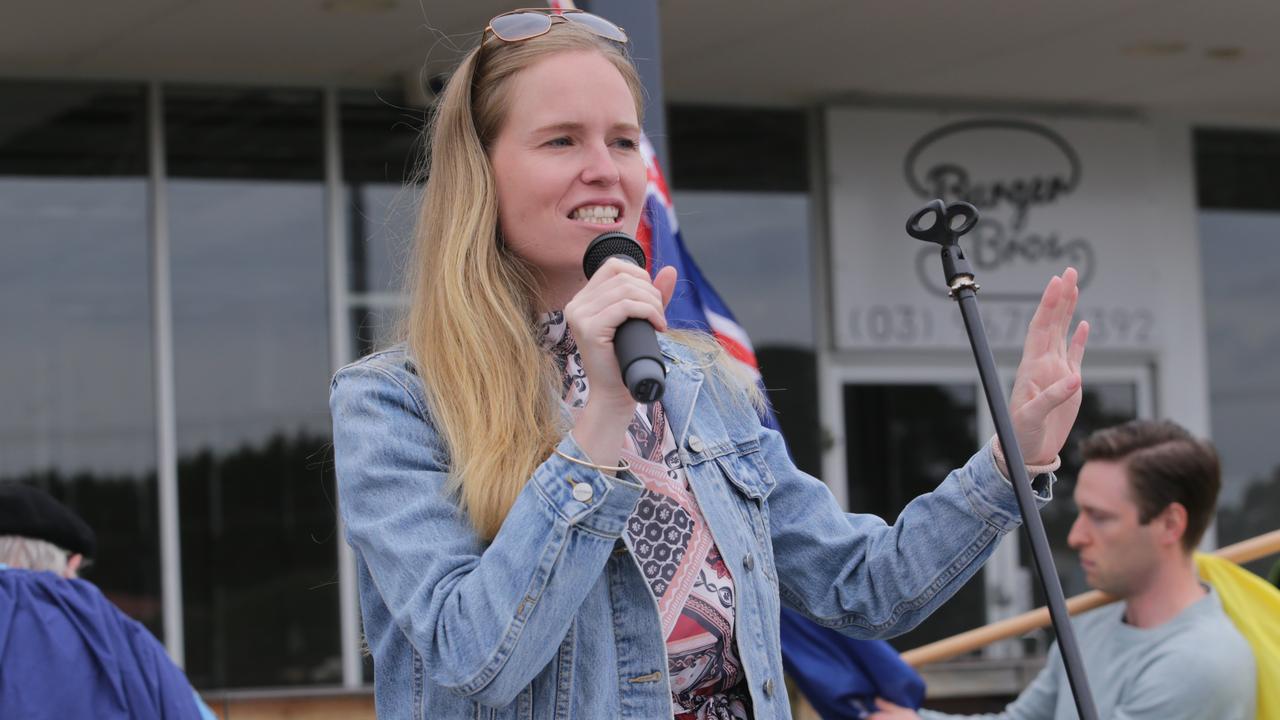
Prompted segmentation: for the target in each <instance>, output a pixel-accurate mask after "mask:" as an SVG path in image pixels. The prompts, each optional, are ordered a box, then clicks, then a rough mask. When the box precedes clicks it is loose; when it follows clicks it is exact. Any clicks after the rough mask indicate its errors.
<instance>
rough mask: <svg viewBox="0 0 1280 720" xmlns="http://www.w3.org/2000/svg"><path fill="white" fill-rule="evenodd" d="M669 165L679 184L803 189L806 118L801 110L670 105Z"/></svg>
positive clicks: (806, 186) (698, 187)
mask: <svg viewBox="0 0 1280 720" xmlns="http://www.w3.org/2000/svg"><path fill="white" fill-rule="evenodd" d="M667 134H668V136H669V137H668V138H667V142H668V143H670V144H669V146H668V147H669V148H670V152H671V168H664V170H665V171H666V172H667V173H668V176H669V177H668V179H669V181H670V183H671V185H672V187H675V188H677V189H680V190H746V191H766V192H771V191H783V192H805V191H807V190H808V189H809V170H808V122H807V119H806V117H805V114H804V111H802V110H785V109H773V108H738V107H723V106H708V105H671V106H668V108H667Z"/></svg>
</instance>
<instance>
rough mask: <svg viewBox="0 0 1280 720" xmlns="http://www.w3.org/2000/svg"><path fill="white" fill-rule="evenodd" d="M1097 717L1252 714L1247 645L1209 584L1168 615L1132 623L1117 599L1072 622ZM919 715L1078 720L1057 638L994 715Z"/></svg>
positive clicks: (1245, 718)
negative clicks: (1156, 621) (1148, 623)
mask: <svg viewBox="0 0 1280 720" xmlns="http://www.w3.org/2000/svg"><path fill="white" fill-rule="evenodd" d="M1072 624H1073V626H1074V627H1075V631H1076V638H1077V639H1078V640H1079V644H1080V654H1081V655H1082V658H1081V659H1082V660H1083V662H1084V666H1085V674H1086V675H1087V676H1088V678H1089V687H1090V689H1091V690H1092V691H1093V700H1094V704H1095V705H1096V706H1097V708H1098V717H1099V718H1106V719H1107V720H1157V719H1159V720H1205V719H1206V718H1213V719H1214V720H1254V715H1255V711H1254V707H1255V703H1256V692H1257V691H1256V687H1255V684H1256V682H1257V670H1256V669H1255V666H1254V661H1253V653H1252V652H1251V651H1250V650H1249V644H1248V643H1247V642H1246V641H1245V639H1244V638H1243V637H1241V635H1240V633H1239V632H1238V631H1237V630H1236V628H1235V626H1234V625H1232V624H1231V620H1230V619H1229V618H1228V617H1227V616H1226V614H1225V613H1224V612H1223V611H1222V602H1221V600H1219V599H1218V594H1217V592H1215V591H1214V590H1213V589H1212V588H1209V593H1208V594H1207V595H1205V596H1204V597H1203V598H1201V599H1200V600H1197V601H1196V602H1195V603H1193V604H1192V605H1191V606H1190V607H1188V608H1187V609H1186V610H1183V611H1182V612H1181V613H1179V614H1178V616H1177V617H1175V618H1174V619H1172V620H1170V621H1169V622H1166V623H1164V624H1163V625H1160V626H1159V627H1154V628H1145V629H1143V628H1136V627H1133V626H1132V625H1128V624H1126V623H1125V622H1124V604H1123V603H1115V604H1113V605H1108V606H1106V607H1102V608H1098V609H1097V610H1094V611H1092V612H1088V613H1085V614H1084V615H1081V616H1080V617H1078V618H1075V619H1074V620H1073V621H1072ZM920 717H921V718H924V719H925V720H942V719H943V718H958V717H967V718H986V719H990V720H1078V718H1079V715H1077V714H1076V706H1075V700H1074V699H1073V698H1072V695H1071V686H1070V684H1069V683H1068V682H1067V671H1066V667H1065V666H1064V665H1063V663H1062V655H1061V654H1060V653H1059V652H1058V646H1057V644H1056V643H1055V644H1054V645H1053V647H1052V648H1050V649H1049V658H1048V662H1047V663H1046V664H1045V667H1044V669H1043V670H1041V671H1040V674H1039V675H1038V676H1036V679H1035V681H1034V682H1032V683H1031V684H1030V685H1028V686H1027V689H1026V690H1024V691H1022V694H1021V695H1019V696H1018V699H1017V700H1014V701H1013V702H1012V703H1010V704H1009V706H1008V707H1006V708H1005V709H1004V712H1002V713H998V714H994V715H963V716H960V715H947V714H944V713H939V712H934V711H931V710H921V711H920Z"/></svg>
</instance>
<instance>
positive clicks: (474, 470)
mask: <svg viewBox="0 0 1280 720" xmlns="http://www.w3.org/2000/svg"><path fill="white" fill-rule="evenodd" d="M575 51H576V52H584V51H586V52H598V53H600V54H601V55H603V56H604V57H605V58H606V59H607V60H609V61H610V62H611V63H612V64H613V65H614V67H616V68H617V69H618V72H619V73H620V74H621V75H622V78H623V80H625V81H626V83H627V85H628V87H629V88H630V90H631V93H632V96H633V97H634V98H635V103H636V115H637V118H639V117H640V115H641V111H642V109H643V108H642V103H643V89H642V86H641V84H640V79H639V76H638V75H637V73H636V70H635V67H634V66H633V65H632V64H631V61H630V59H629V58H628V57H627V56H626V54H625V51H624V50H623V48H622V46H620V45H617V44H615V43H612V42H610V41H607V40H605V39H603V38H600V37H598V36H596V35H594V34H592V33H590V32H589V31H587V30H585V29H583V28H580V27H578V26H576V25H574V24H573V23H556V24H555V25H553V27H552V29H551V31H549V32H548V33H546V34H544V35H541V36H539V37H536V38H533V39H530V40H526V41H522V42H517V43H504V42H501V41H498V40H496V39H492V38H491V39H490V40H489V41H488V42H484V43H483V44H482V45H480V46H479V47H477V48H475V49H473V50H472V51H471V52H470V53H468V54H467V55H466V57H464V58H463V60H462V62H461V64H460V65H459V66H458V68H457V70H455V72H454V73H453V75H452V76H451V77H450V79H449V81H448V83H447V84H446V86H445V88H444V90H443V92H442V94H441V97H440V100H439V101H438V103H437V106H436V108H435V113H434V116H433V117H432V120H431V123H430V125H429V127H428V135H429V139H430V153H429V156H428V157H429V160H428V163H429V172H428V179H427V183H426V191H425V194H424V198H423V202H422V206H421V210H420V213H419V216H418V224H417V228H416V230H415V233H414V234H415V242H414V249H413V253H412V256H411V259H410V264H409V268H408V273H407V274H406V281H407V284H408V287H409V293H408V295H409V300H410V304H409V308H408V311H407V313H406V315H405V317H404V318H403V320H402V326H401V331H400V333H399V335H400V336H401V337H402V338H404V339H405V340H406V341H407V343H408V346H409V352H410V355H411V356H412V357H413V359H414V360H415V362H416V364H417V367H418V372H419V375H420V377H421V378H422V381H423V384H424V385H425V388H426V392H427V398H428V401H429V404H430V407H431V414H432V421H433V423H434V424H435V426H436V428H437V429H438V430H439V431H440V432H441V434H442V438H443V440H444V442H445V444H446V445H447V447H448V450H449V457H450V469H449V484H448V490H449V491H450V492H452V493H455V494H456V496H457V498H458V501H459V503H460V505H461V507H462V509H463V510H464V511H465V512H466V513H467V514H468V516H469V518H470V520H471V523H472V525H473V526H474V527H475V529H476V531H477V532H478V533H479V534H480V535H481V536H482V537H484V538H492V537H493V536H494V535H496V534H497V532H498V529H499V528H500V527H501V526H502V522H503V520H504V519H505V518H506V516H507V513H508V511H509V510H510V509H511V506H512V504H513V503H514V502H515V500H516V497H517V496H518V495H519V494H520V492H521V490H522V489H523V488H524V485H525V483H526V481H527V480H528V478H529V476H530V475H531V474H532V473H533V470H534V468H536V467H537V466H538V465H539V464H541V463H542V462H543V461H545V460H546V458H547V457H548V456H549V455H550V454H551V452H552V450H553V448H554V447H555V446H556V445H557V444H558V443H559V441H560V437H561V435H562V434H563V432H564V431H565V428H563V427H561V423H560V414H559V409H558V402H559V400H558V398H557V396H556V395H555V394H554V388H556V387H557V386H558V384H559V378H558V376H557V372H558V371H557V370H556V368H555V366H554V364H553V362H552V361H551V357H550V355H549V354H548V353H546V352H544V351H543V350H542V349H541V348H540V347H539V345H538V342H537V339H536V337H535V333H534V327H535V324H536V322H537V317H538V307H537V304H536V288H537V287H538V285H539V282H538V280H539V278H538V275H537V270H536V268H534V267H532V266H531V265H529V264H528V263H526V262H524V261H522V260H521V259H520V258H519V257H517V256H516V255H515V254H514V253H512V252H509V251H508V250H507V249H506V248H505V247H504V245H503V243H502V242H501V240H500V237H499V227H498V207H497V192H496V186H495V181H494V177H493V171H492V167H491V165H490V162H489V157H488V154H487V148H488V147H489V146H490V145H491V143H492V142H493V141H494V140H495V138H496V136H497V135H498V132H499V131H500V129H501V127H502V124H503V122H504V120H505V118H506V113H507V110H508V107H509V105H510V102H511V80H512V79H513V78H514V77H515V76H516V75H517V73H519V71H520V70H523V69H524V68H527V67H529V66H530V65H532V64H534V63H535V62H537V61H539V60H541V59H543V58H545V57H547V56H549V55H552V54H555V53H561V52H575ZM713 342H714V341H713Z"/></svg>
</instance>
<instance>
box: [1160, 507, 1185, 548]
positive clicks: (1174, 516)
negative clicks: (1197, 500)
mask: <svg viewBox="0 0 1280 720" xmlns="http://www.w3.org/2000/svg"><path fill="white" fill-rule="evenodd" d="M1156 521H1157V522H1159V523H1160V539H1161V540H1162V541H1164V542H1165V543H1167V544H1170V545H1173V544H1177V545H1182V536H1183V535H1186V534H1187V508H1186V507H1185V506H1184V505H1183V504H1182V503H1180V502H1171V503H1169V505H1168V506H1167V507H1165V509H1164V510H1161V511H1160V515H1159V516H1157V518H1156Z"/></svg>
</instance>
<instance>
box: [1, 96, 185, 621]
mask: <svg viewBox="0 0 1280 720" xmlns="http://www.w3.org/2000/svg"><path fill="white" fill-rule="evenodd" d="M0 107H3V108H4V112H3V113H0V335H3V337H4V338H5V342H3V343H0V368H3V369H4V372H3V373H0V397H3V398H4V402H3V403H0V481H10V480H17V481H19V482H27V483H31V484H34V485H37V486H40V487H42V488H44V489H46V490H48V491H49V492H51V493H52V494H53V495H54V496H56V497H58V498H60V499H61V500H63V501H64V502H65V503H67V504H68V505H69V506H70V507H71V508H73V509H74V510H75V511H76V512H77V513H79V514H80V515H81V516H82V517H84V519H85V520H86V521H87V522H88V524H89V525H90V526H91V527H92V528H93V529H94V531H95V533H96V534H97V538H98V551H97V557H96V558H95V565H94V566H93V567H91V568H89V570H88V571H87V572H86V573H85V577H86V578H87V579H89V580H91V581H93V582H94V583H95V584H97V585H98V587H99V588H101V589H102V591H103V593H104V594H106V596H107V597H108V598H109V599H110V600H111V601H112V602H114V603H115V604H116V605H118V606H119V607H120V608H121V609H123V610H124V611H125V612H127V613H128V614H130V615H131V616H133V617H134V618H136V619H137V620H139V621H141V622H143V623H144V624H146V625H147V627H148V628H149V629H150V630H151V631H152V632H153V633H155V634H156V635H157V636H161V635H162V632H163V628H162V627H161V598H160V561H159V534H158V524H159V518H158V515H157V500H156V420H155V399H154V398H155V396H154V392H153V380H152V360H151V357H152V346H153V339H152V332H151V309H150V302H151V297H150V291H149V278H150V264H149V262H150V261H149V246H148V240H147V185H146V173H147V154H146V112H145V93H144V92H143V89H142V88H141V87H139V86H136V85H89V84H45V83H17V82H12V83H11V82H4V83H0Z"/></svg>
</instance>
